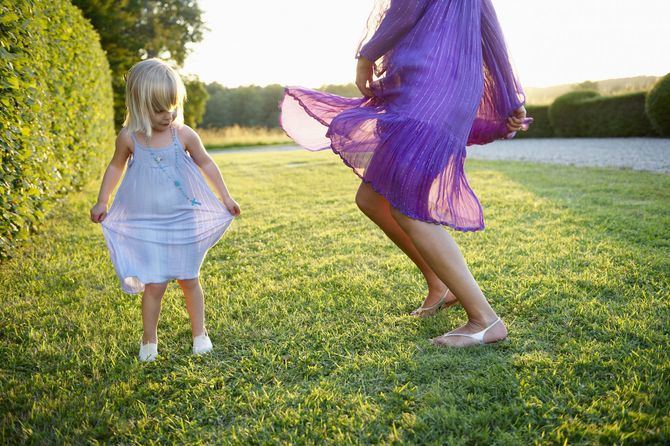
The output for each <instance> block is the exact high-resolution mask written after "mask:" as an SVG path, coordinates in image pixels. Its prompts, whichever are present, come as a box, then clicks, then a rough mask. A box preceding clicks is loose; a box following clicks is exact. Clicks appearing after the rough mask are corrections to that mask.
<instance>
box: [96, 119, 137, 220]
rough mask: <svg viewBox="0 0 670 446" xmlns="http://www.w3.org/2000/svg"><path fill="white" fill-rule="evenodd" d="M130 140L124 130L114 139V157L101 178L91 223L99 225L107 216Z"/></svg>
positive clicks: (126, 156)
mask: <svg viewBox="0 0 670 446" xmlns="http://www.w3.org/2000/svg"><path fill="white" fill-rule="evenodd" d="M130 144H131V140H130V137H129V136H128V133H127V132H126V130H125V129H123V130H121V132H120V133H119V135H118V136H117V137H116V144H115V149H114V155H113V156H112V160H111V161H110V162H109V165H108V166H107V169H106V170H105V175H104V176H103V177H102V184H101V185H100V191H99V192H98V202H97V203H96V204H95V206H93V208H91V221H92V222H93V223H100V222H101V221H103V220H104V219H105V217H106V216H107V205H108V203H109V196H110V195H111V194H112V191H113V190H114V188H115V187H116V185H117V184H118V183H119V180H120V179H121V176H122V175H123V169H124V168H125V165H126V161H127V160H128V157H129V156H130V155H131V153H132V152H131V151H130Z"/></svg>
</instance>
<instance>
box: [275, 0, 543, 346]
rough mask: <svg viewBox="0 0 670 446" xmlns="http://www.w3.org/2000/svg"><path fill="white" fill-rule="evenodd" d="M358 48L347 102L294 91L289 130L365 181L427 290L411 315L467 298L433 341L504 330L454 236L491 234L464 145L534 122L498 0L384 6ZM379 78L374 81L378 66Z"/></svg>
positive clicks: (372, 203)
mask: <svg viewBox="0 0 670 446" xmlns="http://www.w3.org/2000/svg"><path fill="white" fill-rule="evenodd" d="M380 6H381V8H380V9H379V11H380V12H379V14H378V15H377V16H375V15H374V14H373V15H372V16H371V18H375V17H376V18H377V20H375V28H376V31H375V33H374V34H373V35H372V37H371V38H370V39H369V41H367V43H366V44H365V45H363V46H361V47H360V48H359V53H358V68H357V76H356V85H357V86H358V88H359V89H360V90H361V92H362V93H363V95H364V96H365V97H364V98H361V99H348V98H342V97H339V96H334V95H331V94H327V93H322V92H317V91H311V90H307V89H303V88H287V89H286V90H285V96H284V99H283V101H282V126H283V128H284V130H285V131H286V132H287V134H288V135H289V136H291V137H292V138H293V139H294V140H295V141H296V142H298V143H299V144H301V145H303V146H304V147H306V148H307V149H310V150H321V149H325V148H331V149H332V150H333V151H334V152H335V153H337V154H338V155H339V156H340V157H341V158H342V160H343V161H344V163H345V164H346V165H348V166H349V167H351V168H352V169H353V170H354V172H355V173H356V174H357V175H358V176H359V177H360V178H361V179H362V180H363V181H362V183H361V185H360V187H359V189H358V193H357V195H356V203H357V204H358V206H359V207H360V209H361V211H363V213H364V214H365V215H366V216H368V217H369V218H370V219H371V220H372V221H373V222H375V223H376V224H377V225H378V226H379V227H380V228H381V229H382V230H383V231H384V232H385V233H386V235H387V236H388V237H389V238H390V239H391V240H392V241H393V242H394V243H395V244H396V245H397V246H398V247H399V248H400V249H402V250H403V251H404V252H405V253H406V254H407V256H408V257H409V258H410V259H411V260H412V261H413V262H414V263H415V264H416V265H417V266H418V268H419V269H420V270H421V272H422V273H423V275H424V277H425V279H426V282H427V284H428V290H429V291H428V296H427V297H426V299H425V301H424V303H423V305H422V306H421V307H420V308H418V309H417V310H415V311H414V312H413V313H412V314H413V315H417V316H426V315H432V314H434V313H435V312H436V311H437V310H439V309H440V308H442V307H446V306H449V305H453V304H455V303H460V304H461V305H463V307H464V308H465V311H466V313H467V315H468V322H467V323H466V324H465V325H463V326H462V327H460V328H457V329H455V330H453V331H451V332H449V333H447V334H445V335H443V336H441V337H438V338H435V339H433V342H434V343H435V344H438V345H444V346H455V347H465V346H471V345H477V344H484V343H492V342H496V341H500V340H502V339H504V338H506V337H507V329H506V327H505V325H504V324H503V322H502V321H501V320H500V318H499V317H498V315H497V314H496V313H495V312H494V311H493V309H492V308H491V306H490V305H489V303H488V302H487V300H486V298H485V297H484V294H483V293H482V291H481V290H480V288H479V285H478V284H477V282H476V281H475V279H474V277H473V276H472V274H471V273H470V270H469V269H468V267H467V265H466V263H465V260H464V258H463V256H462V254H461V252H460V250H459V249H458V246H457V245H456V243H455V242H454V240H453V238H452V237H451V236H450V235H449V233H448V232H447V231H445V230H443V228H442V227H441V226H443V225H444V226H450V227H451V228H453V229H456V230H458V231H479V230H482V229H484V220H483V217H482V209H481V206H480V204H479V201H478V199H477V197H476V196H475V194H474V192H473V191H472V189H471V188H470V186H469V184H468V181H467V179H466V177H465V172H464V169H463V167H464V162H465V156H466V150H465V147H466V145H468V144H485V143H488V142H490V141H493V140H494V139H500V138H511V137H513V136H514V134H515V132H516V131H518V130H522V129H523V130H525V129H526V128H527V126H528V124H529V123H530V118H528V119H527V118H526V111H525V108H524V107H523V104H524V95H523V92H522V90H521V87H520V86H519V83H518V82H517V80H516V78H515V77H514V74H513V71H512V68H511V66H510V63H509V60H508V57H507V50H506V48H505V44H504V40H503V37H502V32H501V30H500V26H499V24H498V21H497V18H496V15H495V12H494V10H493V6H492V4H491V0H391V1H390V4H389V2H382V4H381V5H380ZM374 68H376V74H377V76H382V75H383V77H381V78H379V79H378V80H375V81H373V70H374Z"/></svg>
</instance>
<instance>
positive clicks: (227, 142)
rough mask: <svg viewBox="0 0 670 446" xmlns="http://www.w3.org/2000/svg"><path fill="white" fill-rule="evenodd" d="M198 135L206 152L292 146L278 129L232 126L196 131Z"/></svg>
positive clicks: (284, 134)
mask: <svg viewBox="0 0 670 446" xmlns="http://www.w3.org/2000/svg"><path fill="white" fill-rule="evenodd" d="M198 134H199V135H200V138H201V139H202V142H203V145H204V146H205V148H206V149H207V150H210V149H227V148H233V147H248V146H267V145H276V144H292V141H291V140H290V139H289V137H288V136H286V133H284V131H283V130H282V129H280V128H276V129H275V128H273V129H268V128H264V127H240V126H237V125H235V126H232V127H225V128H220V129H198Z"/></svg>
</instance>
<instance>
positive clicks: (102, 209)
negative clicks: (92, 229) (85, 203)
mask: <svg viewBox="0 0 670 446" xmlns="http://www.w3.org/2000/svg"><path fill="white" fill-rule="evenodd" d="M105 217H107V204H106V203H96V205H95V206H93V207H92V208H91V221H92V222H93V223H100V222H101V221H103V220H104V219H105Z"/></svg>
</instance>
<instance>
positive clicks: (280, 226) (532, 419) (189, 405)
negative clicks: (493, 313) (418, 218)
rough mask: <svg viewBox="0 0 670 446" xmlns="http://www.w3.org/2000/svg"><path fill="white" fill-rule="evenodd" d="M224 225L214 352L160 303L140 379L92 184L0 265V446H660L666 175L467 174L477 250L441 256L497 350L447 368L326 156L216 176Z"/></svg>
mask: <svg viewBox="0 0 670 446" xmlns="http://www.w3.org/2000/svg"><path fill="white" fill-rule="evenodd" d="M215 159H216V160H217V162H218V163H219V164H220V166H221V168H222V171H223V174H224V176H225V178H226V181H227V183H228V185H229V187H230V189H231V191H232V193H233V195H234V196H235V198H236V199H237V200H238V201H239V202H240V204H241V206H242V208H243V215H242V217H241V218H240V219H239V220H237V221H236V222H235V223H234V224H233V227H232V229H231V230H230V231H229V233H228V234H226V236H225V237H224V239H223V240H222V241H221V242H220V243H219V244H218V245H217V246H215V247H214V248H212V250H211V251H210V252H209V254H208V257H207V259H206V260H205V264H204V265H203V270H202V282H203V287H204V289H205V293H206V300H207V318H208V326H209V331H210V335H211V337H212V339H213V341H214V345H215V351H214V353H213V354H211V355H210V356H207V357H203V358H193V357H192V356H191V355H190V352H189V349H190V329H189V324H188V318H187V314H186V310H185V308H184V303H183V299H182V298H181V296H180V293H179V292H178V287H177V286H176V285H175V284H172V285H171V286H170V287H169V290H168V293H167V295H166V299H165V304H164V308H163V313H162V316H161V323H160V328H159V338H160V358H159V359H158V360H157V361H156V362H155V363H152V364H140V363H138V362H137V361H136V359H135V356H136V354H137V349H138V343H139V339H140V336H141V322H140V313H139V298H138V297H137V296H128V295H124V294H123V293H122V292H121V291H120V290H119V286H118V282H117V279H116V277H115V275H114V272H113V269H112V266H111V263H110V261H109V255H108V253H107V251H106V248H105V245H104V242H103V238H102V235H101V232H100V228H99V226H96V225H93V224H92V223H89V222H87V213H88V209H89V206H90V205H91V204H92V202H93V201H94V199H95V194H96V187H97V184H91V185H89V186H88V187H87V188H86V190H85V191H83V192H82V193H80V194H76V195H73V196H71V197H70V199H69V201H68V202H67V203H65V204H64V205H63V206H62V207H61V208H60V211H59V212H58V213H57V214H56V215H55V216H53V218H52V219H50V220H49V222H48V224H47V227H46V228H45V232H44V233H43V234H41V235H39V236H37V237H35V238H34V239H33V243H32V244H31V245H29V246H26V247H24V248H23V249H21V250H20V251H19V252H17V254H16V257H15V258H14V259H12V260H10V261H7V262H5V263H4V264H2V265H0V287H2V290H3V297H2V301H1V302H0V395H1V397H0V416H1V419H2V429H1V431H0V432H1V437H0V442H1V443H9V444H16V443H24V442H25V443H34V444H45V443H95V442H109V443H114V444H140V443H141V444H145V443H147V444H148V443H152V442H155V443H180V444H185V443H188V444H199V443H209V444H211V443H223V444H249V443H252V444H266V443H285V444H288V443H292V444H323V443H331V444H368V443H410V444H427V443H428V444H430V443H432V444H450V445H451V444H471V445H484V444H486V445H488V444H508V445H527V444H543V445H544V444H556V445H563V444H566V443H567V444H664V443H667V442H669V441H670V417H669V415H668V407H670V384H669V383H670V360H669V357H668V352H669V351H670V326H669V325H668V321H669V320H670V300H669V295H668V294H669V291H670V278H669V276H670V259H669V258H668V253H669V252H670V176H665V175H654V174H648V173H635V172H630V171H616V170H598V169H580V168H574V167H561V166H547V165H531V164H524V163H512V162H507V163H503V162H469V164H468V170H469V178H470V181H471V184H472V186H473V187H474V188H475V190H476V191H477V193H478V195H479V196H480V197H481V199H482V202H483V206H484V209H485V213H486V218H487V229H486V230H485V231H484V232H481V233H469V234H462V233H454V236H455V237H456V239H457V241H458V242H459V244H460V245H461V247H462V249H463V251H464V254H465V256H466V258H467V259H468V261H469V264H470V266H471V268H472V271H473V273H474V275H475V277H477V279H478V280H479V282H480V284H481V286H482V288H483V289H484V291H485V293H486V294H487V295H488V297H489V298H490V300H491V302H492V304H493V305H494V307H495V308H496V309H497V310H498V312H499V313H500V314H501V315H502V316H503V318H505V320H506V322H507V324H508V326H509V328H510V331H511V338H510V342H509V343H506V344H504V345H500V346H495V347H486V348H481V349H477V350H467V351H443V350H440V349H438V348H435V347H432V346H430V345H428V343H427V341H426V340H427V339H428V338H429V337H432V336H435V335H437V334H440V333H442V332H444V331H446V330H449V329H451V328H453V327H456V326H457V325H459V324H460V323H462V322H463V320H464V313H463V311H462V309H459V308H456V309H451V310H449V311H447V312H443V313H441V314H439V315H438V316H437V317H435V318H433V319H429V320H416V319H413V318H411V317H409V316H407V313H408V312H409V311H410V310H411V309H413V308H414V307H416V306H417V305H418V304H419V303H420V301H421V299H422V297H423V293H424V291H425V290H424V287H423V284H422V281H421V277H420V275H419V273H418V272H417V271H416V269H415V268H414V267H413V266H412V264H411V263H410V262H409V261H408V260H407V259H406V258H405V257H404V256H403V255H402V254H401V253H400V252H399V251H398V249H397V248H395V247H394V246H393V245H392V244H391V243H390V242H389V241H388V240H387V239H386V238H385V237H384V236H383V234H382V233H381V232H380V231H379V229H378V228H376V227H375V226H374V224H372V223H371V222H370V221H368V220H366V219H365V218H364V217H363V216H362V214H361V213H360V212H359V211H358V210H357V209H356V206H355V205H354V203H353V197H354V193H355V189H356V185H357V181H356V178H355V176H354V175H353V174H352V173H351V171H350V170H349V169H348V168H346V167H344V166H343V165H342V164H341V162H340V161H339V158H337V157H336V156H334V155H332V154H330V153H317V154H313V153H304V152H282V153H262V154H234V155H216V156H215Z"/></svg>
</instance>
